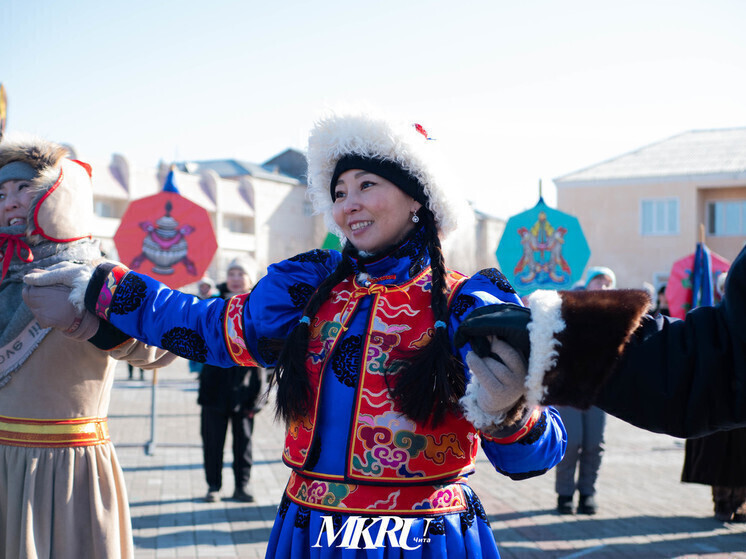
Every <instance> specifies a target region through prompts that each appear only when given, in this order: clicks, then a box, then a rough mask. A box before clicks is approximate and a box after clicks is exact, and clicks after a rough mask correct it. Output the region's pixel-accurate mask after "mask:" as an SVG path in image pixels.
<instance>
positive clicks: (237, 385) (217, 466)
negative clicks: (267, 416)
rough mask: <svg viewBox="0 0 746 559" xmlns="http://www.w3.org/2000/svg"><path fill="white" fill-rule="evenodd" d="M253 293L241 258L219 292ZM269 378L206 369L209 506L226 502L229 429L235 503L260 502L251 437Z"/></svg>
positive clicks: (203, 400)
mask: <svg viewBox="0 0 746 559" xmlns="http://www.w3.org/2000/svg"><path fill="white" fill-rule="evenodd" d="M250 288H251V279H250V276H249V266H248V265H247V263H246V262H245V261H244V260H243V259H241V258H236V259H234V260H233V261H232V262H231V263H230V264H229V265H228V270H227V279H226V281H225V282H224V283H222V284H220V285H219V286H218V289H219V292H220V297H222V298H223V299H226V300H227V299H230V298H231V297H235V296H237V295H241V294H242V293H248V292H249V290H250ZM216 291H217V290H216ZM266 378H267V377H266V373H265V371H264V369H260V368H259V367H245V366H242V365H235V366H233V367H217V366H215V365H210V364H205V365H204V366H203V368H202V373H201V374H200V377H199V396H198V398H197V403H198V404H199V405H200V406H202V413H201V415H200V421H201V435H202V453H203V456H204V465H205V478H206V480H207V486H208V490H207V495H206V496H205V501H207V502H210V503H214V502H216V501H219V500H220V489H221V487H222V485H223V448H224V446H225V436H226V432H227V430H228V425H229V424H230V427H231V434H232V436H233V479H234V481H235V484H234V487H235V489H234V492H233V499H235V500H237V501H243V502H247V503H248V502H252V501H253V500H254V497H253V495H252V494H251V491H250V490H249V478H250V477H251V465H252V463H253V461H252V453H251V435H252V433H253V431H254V415H255V414H256V413H257V412H258V411H259V410H260V409H261V408H262V407H263V406H264V404H265V403H266V392H267V382H266Z"/></svg>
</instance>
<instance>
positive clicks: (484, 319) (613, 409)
mask: <svg viewBox="0 0 746 559" xmlns="http://www.w3.org/2000/svg"><path fill="white" fill-rule="evenodd" d="M532 298H533V300H532V303H531V310H530V311H529V310H528V309H521V308H518V307H516V308H511V309H507V311H506V309H504V308H502V309H500V308H499V307H501V306H499V305H498V306H495V308H494V309H492V311H493V312H490V310H487V309H485V310H483V311H482V314H481V315H478V316H474V317H473V319H472V317H469V319H467V320H465V321H464V323H463V324H462V326H461V328H460V329H459V332H458V333H457V336H458V335H460V336H463V337H466V338H473V337H479V336H482V337H483V336H486V335H493V336H496V337H498V338H501V339H505V340H507V341H509V343H511V345H513V346H514V347H522V348H524V350H525V348H530V349H529V350H528V351H529V355H527V356H526V357H527V359H528V362H529V367H528V377H527V381H526V382H527V385H528V387H529V390H530V393H533V394H534V395H535V398H536V399H537V400H538V401H539V402H540V403H543V404H565V405H572V406H575V407H580V408H585V407H588V406H590V405H593V404H595V405H598V406H599V407H601V408H602V409H604V410H606V411H607V412H609V413H611V414H612V415H615V416H617V417H619V418H621V419H623V420H625V421H628V422H629V423H632V424H633V425H637V426H638V427H642V428H644V429H648V430H651V431H656V432H661V433H667V434H670V435H673V436H677V437H686V438H688V437H695V436H700V435H704V434H707V433H711V432H713V431H717V430H722V429H731V428H735V427H741V426H746V248H745V249H744V250H742V251H741V253H740V254H739V256H738V257H737V258H736V260H735V261H734V263H733V265H732V267H731V270H730V272H729V274H728V281H727V284H726V294H725V299H724V301H723V302H722V303H721V304H720V305H718V306H717V307H702V308H698V309H695V310H694V311H692V312H690V313H688V314H687V316H686V318H685V319H684V320H680V321H679V320H675V319H668V318H665V317H659V318H658V319H654V318H652V317H650V316H647V315H645V308H646V306H647V301H646V298H645V297H644V293H643V292H635V291H605V292H559V293H557V292H540V293H537V294H535V295H534V296H532ZM498 311H500V312H498ZM470 319H471V322H470ZM532 388H533V392H531V389H532Z"/></svg>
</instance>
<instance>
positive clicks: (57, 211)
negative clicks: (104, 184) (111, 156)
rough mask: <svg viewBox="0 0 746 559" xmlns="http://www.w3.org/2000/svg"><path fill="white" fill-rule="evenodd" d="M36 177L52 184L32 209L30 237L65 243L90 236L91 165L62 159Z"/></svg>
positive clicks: (91, 214)
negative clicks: (56, 164)
mask: <svg viewBox="0 0 746 559" xmlns="http://www.w3.org/2000/svg"><path fill="white" fill-rule="evenodd" d="M39 181H40V182H42V183H51V184H52V186H51V187H50V188H49V189H48V190H47V191H46V192H43V193H42V195H41V197H40V198H39V201H38V202H37V203H36V205H35V206H34V208H33V209H32V212H33V213H32V215H31V219H29V226H30V228H31V230H30V231H29V239H30V240H31V241H32V242H37V241H38V239H39V237H41V238H44V239H47V240H49V241H53V242H57V243H66V242H71V241H75V240H78V239H82V238H84V237H89V236H90V235H91V225H92V223H91V221H92V218H93V185H92V183H91V167H90V165H88V164H86V163H83V162H81V161H75V160H71V159H62V160H61V161H60V163H59V165H58V166H56V167H51V168H47V169H45V170H44V171H43V172H42V175H41V177H40V178H39Z"/></svg>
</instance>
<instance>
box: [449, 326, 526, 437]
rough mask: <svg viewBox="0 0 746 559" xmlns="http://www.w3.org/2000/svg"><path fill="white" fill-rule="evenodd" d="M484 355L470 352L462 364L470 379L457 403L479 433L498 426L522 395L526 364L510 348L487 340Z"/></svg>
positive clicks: (492, 337)
mask: <svg viewBox="0 0 746 559" xmlns="http://www.w3.org/2000/svg"><path fill="white" fill-rule="evenodd" d="M487 339H488V341H489V344H490V345H489V348H490V352H489V354H488V355H485V356H483V357H480V356H479V355H477V354H476V353H475V352H473V351H471V352H469V353H468V354H467V355H466V363H467V365H468V366H469V370H470V371H471V374H472V378H471V380H470V382H469V385H468V386H467V389H466V395H465V396H464V397H463V398H462V399H461V403H462V405H463V406H464V409H465V412H466V416H467V418H468V419H469V420H470V421H471V422H472V423H473V424H474V426H475V427H477V428H479V429H484V428H490V427H493V426H495V425H499V424H501V423H503V421H505V420H506V418H507V415H508V412H510V411H511V410H512V409H513V408H514V407H515V405H516V404H517V403H518V401H519V400H520V399H521V397H522V396H524V394H525V393H526V386H525V382H526V374H527V372H526V361H525V360H524V358H523V357H522V356H521V354H520V353H519V352H518V351H516V350H515V349H513V348H512V347H511V346H510V345H508V344H507V343H505V342H504V341H502V340H499V339H497V338H496V337H494V336H489V337H488V338H487Z"/></svg>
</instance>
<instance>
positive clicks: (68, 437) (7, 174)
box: [0, 136, 174, 559]
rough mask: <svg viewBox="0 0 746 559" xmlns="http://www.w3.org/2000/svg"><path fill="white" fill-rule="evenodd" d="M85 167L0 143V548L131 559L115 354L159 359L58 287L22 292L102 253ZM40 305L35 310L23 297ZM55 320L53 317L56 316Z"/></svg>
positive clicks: (30, 145) (6, 552)
mask: <svg viewBox="0 0 746 559" xmlns="http://www.w3.org/2000/svg"><path fill="white" fill-rule="evenodd" d="M92 219H93V188H92V183H91V169H90V167H89V166H88V165H87V164H85V163H82V162H80V161H74V160H71V159H68V157H67V151H66V149H65V148H63V147H62V146H60V145H57V144H54V143H52V142H48V141H45V140H41V139H36V138H31V137H18V136H17V137H15V138H8V137H7V136H6V137H4V138H3V140H2V142H0V259H1V260H2V274H1V279H0V354H1V355H2V360H1V361H0V414H1V415H0V431H2V437H0V556H2V557H14V558H15V557H55V558H59V559H78V558H80V557H89V558H93V559H112V558H114V559H116V558H129V557H132V556H133V554H134V546H133V541H132V528H131V523H130V513H129V505H128V502H127V492H126V489H125V485H124V477H123V474H122V470H121V468H120V466H119V462H118V460H117V456H116V453H115V451H114V447H113V446H112V443H111V440H110V438H109V432H108V428H107V421H106V416H107V413H108V407H109V400H110V393H111V387H112V383H113V378H114V369H115V366H116V361H115V360H116V359H126V360H127V361H128V362H130V363H133V364H134V365H135V366H138V367H158V366H163V365H165V364H167V363H168V362H170V361H171V360H172V359H173V358H174V356H173V355H171V354H169V353H167V352H165V351H164V350H161V349H157V348H155V347H148V346H146V345H145V344H142V343H140V342H138V341H136V340H134V339H132V338H130V337H129V336H127V335H125V334H123V333H122V332H121V331H120V330H118V329H117V328H115V327H114V326H112V325H111V324H109V323H107V322H105V321H101V320H99V319H98V318H97V317H96V316H95V315H94V314H92V313H90V312H88V311H85V310H84V309H83V308H82V307H80V308H79V309H76V308H74V307H72V306H71V305H70V303H69V301H68V294H67V293H66V292H64V291H59V290H57V291H55V290H52V291H51V292H50V293H49V294H47V296H46V297H45V298H44V301H43V302H41V303H40V302H39V301H36V300H35V299H34V296H33V295H31V296H30V297H31V298H30V299H26V298H24V294H23V292H22V289H23V277H24V275H25V274H27V273H28V272H30V271H31V270H34V269H36V270H45V269H48V268H49V267H51V266H53V265H55V264H59V263H62V262H77V263H94V262H96V261H97V260H99V259H100V257H101V250H100V248H99V245H98V243H97V242H95V241H93V240H92V239H91V237H90V233H91V230H90V224H91V222H92ZM31 307H33V308H34V309H35V314H36V317H34V314H32V312H31V310H30V308H31ZM53 324H54V325H56V326H57V327H58V328H51V327H50V326H51V325H53Z"/></svg>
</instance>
